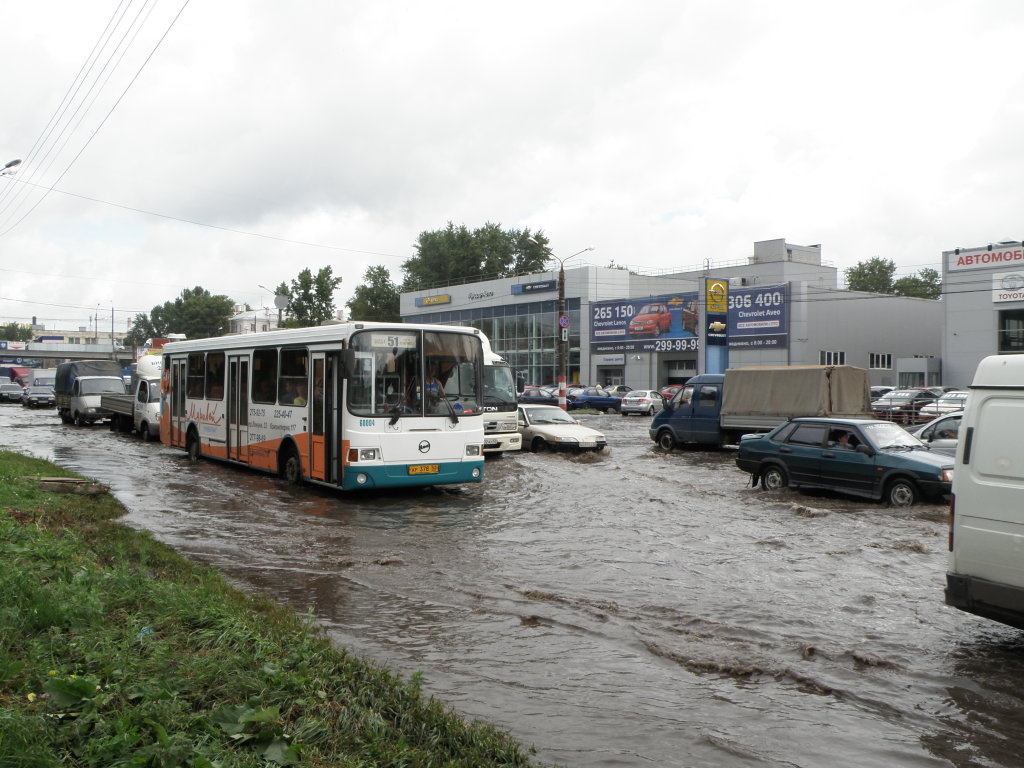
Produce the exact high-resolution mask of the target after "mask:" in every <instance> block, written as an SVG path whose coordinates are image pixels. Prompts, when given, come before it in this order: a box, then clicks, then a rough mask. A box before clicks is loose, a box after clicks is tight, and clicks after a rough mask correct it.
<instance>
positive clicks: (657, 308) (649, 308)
mask: <svg viewBox="0 0 1024 768" xmlns="http://www.w3.org/2000/svg"><path fill="white" fill-rule="evenodd" d="M659 312H661V304H644V306H643V309H641V310H640V312H639V314H641V315H656V314H658V313H659Z"/></svg>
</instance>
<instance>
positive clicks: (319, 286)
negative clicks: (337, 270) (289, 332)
mask: <svg viewBox="0 0 1024 768" xmlns="http://www.w3.org/2000/svg"><path fill="white" fill-rule="evenodd" d="M339 285H341V278H340V277H335V276H334V271H333V270H332V269H331V267H330V266H326V267H323V268H322V269H321V270H320V271H319V272H317V273H316V275H314V274H313V273H312V272H311V271H310V270H309V269H308V268H307V269H304V270H302V271H301V272H299V276H298V277H296V278H295V279H294V280H292V284H291V285H290V286H285V285H284V283H282V284H281V285H280V286H278V288H277V291H278V293H281V289H282V288H284V289H285V295H286V296H288V299H289V301H288V307H287V308H286V309H285V311H286V312H287V313H288V320H287V321H286V322H285V325H286V326H287V327H289V328H308V327H310V326H314V325H321V324H322V323H323V322H324V321H325V320H330V319H331V318H333V317H334V312H335V308H334V292H335V290H337V288H338V286H339Z"/></svg>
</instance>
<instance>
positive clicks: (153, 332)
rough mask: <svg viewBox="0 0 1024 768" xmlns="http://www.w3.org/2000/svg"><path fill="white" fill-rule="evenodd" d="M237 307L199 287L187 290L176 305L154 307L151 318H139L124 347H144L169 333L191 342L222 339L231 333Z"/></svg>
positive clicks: (136, 318)
mask: <svg viewBox="0 0 1024 768" xmlns="http://www.w3.org/2000/svg"><path fill="white" fill-rule="evenodd" d="M234 312H235V303H234V302H233V301H232V300H231V299H229V298H228V297H227V296H214V295H212V294H211V293H210V292H209V291H208V290H206V289H205V288H200V287H199V286H198V285H197V286H196V287H195V288H186V289H184V290H183V291H182V292H181V295H180V296H179V297H178V298H176V299H175V300H174V301H166V302H164V303H163V304H161V305H160V306H156V307H153V310H152V311H151V312H150V313H149V315H148V316H147V315H144V314H138V315H136V316H135V320H134V322H133V323H132V327H131V329H130V330H129V331H128V334H127V335H126V336H125V343H126V344H129V345H131V346H135V347H138V346H141V345H142V344H143V343H145V341H146V339H150V338H160V337H163V336H166V335H167V334H168V333H183V334H185V336H186V338H189V339H205V338H208V337H210V336H220V335H222V334H223V333H224V332H225V331H227V329H228V322H229V321H230V320H231V316H232V315H233V314H234Z"/></svg>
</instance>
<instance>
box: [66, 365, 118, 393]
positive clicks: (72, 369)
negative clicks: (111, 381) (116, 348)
mask: <svg viewBox="0 0 1024 768" xmlns="http://www.w3.org/2000/svg"><path fill="white" fill-rule="evenodd" d="M79 376H117V377H118V378H120V377H121V364H120V363H117V362H115V361H113V360H78V361H77V362H74V363H61V364H60V365H58V366H57V375H56V377H55V379H56V380H55V386H54V392H70V391H71V387H72V386H73V385H74V383H75V379H77V378H78V377H79Z"/></svg>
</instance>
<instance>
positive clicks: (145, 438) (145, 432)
mask: <svg viewBox="0 0 1024 768" xmlns="http://www.w3.org/2000/svg"><path fill="white" fill-rule="evenodd" d="M139 431H140V432H141V433H142V442H144V443H148V442H149V441H150V440H152V439H153V435H151V434H150V433H149V424H147V423H146V422H142V423H141V424H140V425H139Z"/></svg>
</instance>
